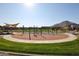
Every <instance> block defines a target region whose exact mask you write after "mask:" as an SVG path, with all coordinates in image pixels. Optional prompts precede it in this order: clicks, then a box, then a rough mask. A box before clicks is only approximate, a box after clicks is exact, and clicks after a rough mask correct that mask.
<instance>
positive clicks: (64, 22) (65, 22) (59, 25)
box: [53, 21, 79, 28]
mask: <svg viewBox="0 0 79 59" xmlns="http://www.w3.org/2000/svg"><path fill="white" fill-rule="evenodd" d="M65 26H73V27H75V28H79V24H76V23H73V22H70V21H63V22H61V23H58V24H55V25H54V26H53V27H65Z"/></svg>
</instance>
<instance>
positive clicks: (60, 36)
mask: <svg viewBox="0 0 79 59" xmlns="http://www.w3.org/2000/svg"><path fill="white" fill-rule="evenodd" d="M12 37H13V38H18V39H20V40H37V41H40V40H42V41H45V40H60V39H64V38H67V37H68V35H66V34H42V35H40V34H35V35H34V34H30V37H29V34H28V33H26V34H22V33H15V34H14V35H12Z"/></svg>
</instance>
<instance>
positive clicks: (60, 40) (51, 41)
mask: <svg viewBox="0 0 79 59" xmlns="http://www.w3.org/2000/svg"><path fill="white" fill-rule="evenodd" d="M65 34H66V35H68V36H69V37H68V38H64V39H59V40H45V41H35V40H20V39H17V38H13V37H11V35H4V36H3V38H4V39H6V40H10V41H14V42H24V43H61V42H68V41H73V40H76V39H77V37H76V36H75V35H73V34H70V33H65Z"/></svg>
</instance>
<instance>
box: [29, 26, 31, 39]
mask: <svg viewBox="0 0 79 59" xmlns="http://www.w3.org/2000/svg"><path fill="white" fill-rule="evenodd" d="M29 40H31V36H30V27H29Z"/></svg>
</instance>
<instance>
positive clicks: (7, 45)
mask: <svg viewBox="0 0 79 59" xmlns="http://www.w3.org/2000/svg"><path fill="white" fill-rule="evenodd" d="M0 50H2V51H12V52H21V53H31V54H43V55H79V39H77V40H75V41H71V42H65V43H54V44H34V43H19V42H12V41H8V40H5V39H3V38H0Z"/></svg>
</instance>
